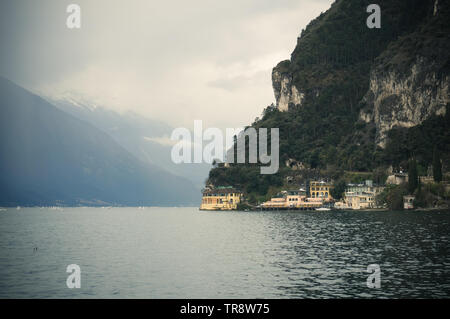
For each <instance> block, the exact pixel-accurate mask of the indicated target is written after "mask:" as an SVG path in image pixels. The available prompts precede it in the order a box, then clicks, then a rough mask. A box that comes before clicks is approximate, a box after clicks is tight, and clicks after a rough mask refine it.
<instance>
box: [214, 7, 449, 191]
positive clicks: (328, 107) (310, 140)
mask: <svg viewBox="0 0 450 319" xmlns="http://www.w3.org/2000/svg"><path fill="white" fill-rule="evenodd" d="M371 2H372V1H364V0H338V1H335V2H334V3H333V4H332V6H331V8H330V9H329V10H328V11H326V12H324V13H322V14H321V15H320V16H319V17H317V18H316V19H314V20H313V21H311V22H310V23H309V25H308V26H307V27H306V29H304V30H302V32H301V35H300V37H299V38H298V39H297V45H296V47H295V49H294V51H293V52H292V54H291V58H290V59H289V60H285V61H282V62H280V63H279V64H278V65H277V66H275V68H274V69H273V72H272V83H273V89H274V95H275V99H276V105H271V106H269V107H267V108H266V109H265V110H264V112H263V114H262V117H261V119H258V120H257V121H255V122H254V123H252V126H253V127H255V128H259V127H267V128H272V127H275V128H279V130H280V162H281V163H282V164H283V165H282V166H283V167H281V168H280V171H279V173H278V174H276V175H274V176H259V175H258V174H257V168H256V167H255V165H249V164H245V165H232V166H231V167H229V168H222V167H219V168H215V169H213V170H211V171H210V174H209V181H208V183H211V184H217V185H227V184H232V185H235V186H240V187H241V188H242V189H243V190H245V191H246V192H247V193H253V194H254V195H255V197H257V196H263V195H267V194H268V193H270V188H271V187H281V186H283V185H284V186H286V185H285V184H286V178H289V179H290V180H292V179H294V180H296V179H297V180H303V181H304V180H305V179H307V178H309V177H311V174H312V175H313V176H315V177H316V178H318V177H324V178H325V177H328V178H336V177H337V176H339V175H342V174H343V173H342V172H343V171H344V170H346V171H356V172H367V173H368V174H366V176H370V175H372V177H376V176H374V174H372V173H373V172H374V171H385V170H386V169H387V168H388V167H394V168H401V167H403V168H405V167H407V161H408V159H409V158H411V157H415V158H416V159H417V161H418V163H419V166H420V169H421V170H422V171H423V170H425V171H426V168H427V166H428V165H431V162H432V153H433V148H434V147H436V148H438V149H439V151H440V153H441V154H442V159H443V164H444V167H449V163H450V160H449V158H450V132H449V129H450V125H449V124H450V122H449V117H450V116H449V107H450V105H449V102H450V98H449V91H448V87H449V61H450V38H449V35H450V24H449V23H448V21H450V11H449V7H450V4H449V1H448V0H445V1H444V0H384V1H378V2H377V4H378V5H379V6H380V8H381V28H379V29H377V28H373V29H370V28H368V27H367V25H366V19H367V18H368V16H369V15H370V13H367V10H366V9H367V7H368V5H369V4H371ZM292 163H298V165H296V167H305V168H306V169H309V171H307V170H301V171H293V169H291V167H290V166H291V164H292ZM284 164H286V166H285V165H284Z"/></svg>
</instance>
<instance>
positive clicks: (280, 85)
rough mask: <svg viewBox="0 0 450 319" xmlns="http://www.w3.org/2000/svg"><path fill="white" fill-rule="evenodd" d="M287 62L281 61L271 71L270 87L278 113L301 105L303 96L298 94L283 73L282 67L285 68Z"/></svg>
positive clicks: (286, 74) (285, 73)
mask: <svg viewBox="0 0 450 319" xmlns="http://www.w3.org/2000/svg"><path fill="white" fill-rule="evenodd" d="M289 63H290V61H289V60H286V61H282V62H281V63H280V64H279V66H280V67H278V66H277V67H275V68H273V70H272V87H273V92H274V95H275V101H276V105H277V107H278V109H279V110H280V111H287V110H289V105H294V106H297V105H301V104H302V101H303V99H304V97H305V94H304V93H302V92H300V91H299V90H298V89H297V87H296V86H295V85H294V84H293V83H292V77H291V76H290V75H289V74H288V73H287V72H284V71H283V70H284V69H285V68H283V66H287V65H288V64H289Z"/></svg>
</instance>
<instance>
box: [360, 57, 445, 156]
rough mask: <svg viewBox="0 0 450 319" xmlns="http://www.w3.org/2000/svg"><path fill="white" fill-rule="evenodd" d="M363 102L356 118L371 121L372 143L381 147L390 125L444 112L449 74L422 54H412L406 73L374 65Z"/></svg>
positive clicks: (412, 123)
mask: <svg viewBox="0 0 450 319" xmlns="http://www.w3.org/2000/svg"><path fill="white" fill-rule="evenodd" d="M364 102H366V103H367V104H368V107H367V108H365V109H363V110H361V113H360V118H361V119H362V120H363V121H365V122H367V123H369V122H374V123H375V126H376V129H377V133H376V144H377V145H378V146H380V147H383V148H384V147H385V146H386V138H387V133H388V131H389V130H391V129H392V128H394V127H396V126H400V127H412V126H415V125H418V124H420V123H422V122H423V121H424V120H426V119H427V118H429V117H430V116H431V115H434V114H436V115H443V114H445V110H446V104H447V103H449V102H450V98H449V77H448V75H442V74H439V68H437V67H436V65H435V63H434V61H430V60H429V59H427V58H425V57H422V56H417V57H416V60H415V61H414V63H412V64H411V66H410V69H409V70H408V72H407V73H406V74H405V73H403V72H400V71H399V70H397V69H395V68H391V69H389V70H387V71H383V70H382V69H381V68H380V67H377V68H375V69H374V70H373V71H372V72H371V76H370V88H369V91H368V92H367V94H366V96H365V97H364Z"/></svg>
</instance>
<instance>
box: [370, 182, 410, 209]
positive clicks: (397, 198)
mask: <svg viewBox="0 0 450 319" xmlns="http://www.w3.org/2000/svg"><path fill="white" fill-rule="evenodd" d="M407 194H408V187H407V185H406V184H401V185H387V186H386V188H385V189H384V190H383V192H381V194H379V195H378V196H377V198H376V202H377V205H379V206H384V205H385V206H386V207H387V208H389V209H390V210H403V196H405V195H407Z"/></svg>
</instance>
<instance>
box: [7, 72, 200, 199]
mask: <svg viewBox="0 0 450 319" xmlns="http://www.w3.org/2000/svg"><path fill="white" fill-rule="evenodd" d="M0 132H1V134H0V149H1V158H0V205H2V206H15V205H23V206H28V205H130V206H135V205H139V206H140V205H148V206H177V205H195V204H197V203H198V199H199V195H200V194H199V192H198V189H196V188H195V187H194V186H193V184H192V183H191V182H189V181H187V180H186V179H184V178H180V177H177V176H174V175H172V174H169V173H167V172H166V171H163V170H161V169H159V168H158V167H156V166H154V165H150V164H148V163H143V162H142V161H140V160H139V159H137V158H136V157H134V156H133V155H132V154H131V153H130V152H128V151H127V150H125V149H124V148H123V147H121V146H120V145H119V144H118V143H117V142H115V141H114V140H113V139H112V138H111V137H110V136H108V135H107V134H106V133H104V132H102V131H101V130H99V129H97V128H95V127H93V126H92V125H91V124H89V123H87V122H85V121H82V120H80V119H77V118H76V117H74V116H72V115H69V114H68V113H66V112H63V111H61V110H60V109H58V108H56V107H55V106H53V105H51V104H50V103H48V102H47V101H45V100H44V99H42V98H41V97H39V96H37V95H34V94H32V93H30V92H28V91H27V90H25V89H23V88H21V87H19V86H17V85H15V84H13V83H12V82H10V81H8V80H6V79H4V78H0Z"/></svg>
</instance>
